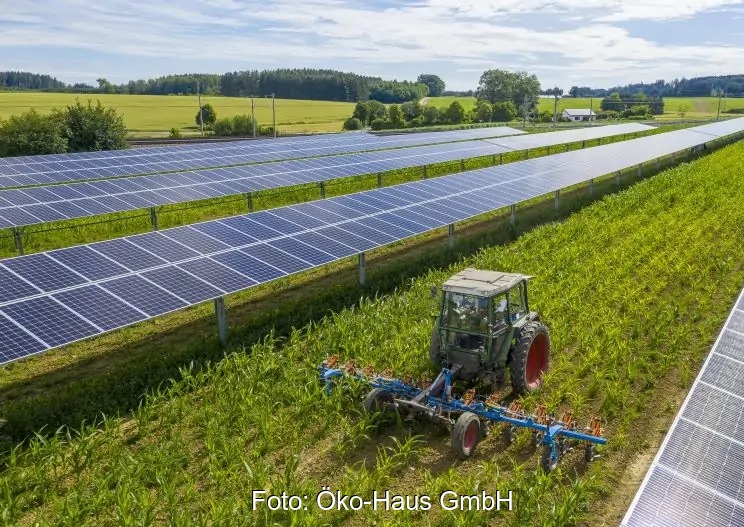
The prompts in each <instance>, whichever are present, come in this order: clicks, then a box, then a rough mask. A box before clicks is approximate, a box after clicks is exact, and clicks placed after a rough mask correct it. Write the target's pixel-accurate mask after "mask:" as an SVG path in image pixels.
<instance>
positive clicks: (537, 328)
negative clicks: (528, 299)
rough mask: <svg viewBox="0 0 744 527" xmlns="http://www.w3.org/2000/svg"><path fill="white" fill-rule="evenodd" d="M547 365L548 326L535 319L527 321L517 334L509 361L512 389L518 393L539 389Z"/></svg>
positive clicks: (548, 360) (548, 351)
mask: <svg viewBox="0 0 744 527" xmlns="http://www.w3.org/2000/svg"><path fill="white" fill-rule="evenodd" d="M531 354H532V356H530V355H531ZM549 367H550V333H548V328H547V327H545V325H544V324H542V323H540V322H537V321H532V322H527V323H526V324H525V325H524V326H523V327H522V329H521V331H520V332H519V334H518V335H517V345H516V346H515V347H514V351H513V352H512V357H511V362H510V363H509V369H510V372H511V383H512V389H513V390H514V391H515V392H516V393H518V394H525V393H529V392H534V391H536V390H538V389H540V386H542V374H543V373H545V372H546V371H548V368H549ZM528 370H529V371H528Z"/></svg>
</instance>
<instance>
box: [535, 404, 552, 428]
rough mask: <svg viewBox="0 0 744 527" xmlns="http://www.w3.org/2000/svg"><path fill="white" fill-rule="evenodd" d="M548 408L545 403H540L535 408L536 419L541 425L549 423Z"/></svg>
mask: <svg viewBox="0 0 744 527" xmlns="http://www.w3.org/2000/svg"><path fill="white" fill-rule="evenodd" d="M548 417H549V416H548V408H547V407H546V406H545V405H544V404H540V405H538V406H537V408H536V409H535V421H536V422H537V423H539V424H541V425H547V424H548Z"/></svg>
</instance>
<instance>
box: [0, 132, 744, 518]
mask: <svg viewBox="0 0 744 527" xmlns="http://www.w3.org/2000/svg"><path fill="white" fill-rule="evenodd" d="M742 155H744V144H737V145H732V146H729V147H726V148H724V149H723V150H721V151H718V152H716V153H713V154H711V155H710V156H708V157H705V158H702V159H700V160H697V161H694V162H691V163H685V164H683V165H681V166H679V167H677V168H673V169H670V170H667V171H665V172H663V173H661V174H660V175H657V176H655V177H653V178H651V179H647V180H645V181H642V182H640V183H638V184H636V185H634V186H632V187H631V188H629V189H628V190H626V191H624V192H622V193H619V194H614V195H608V196H606V197H605V198H604V199H602V200H601V201H599V202H596V203H594V204H593V205H590V206H588V207H586V208H584V209H583V210H581V211H579V212H577V213H575V214H572V215H570V216H569V217H567V218H565V219H564V220H562V221H555V222H552V223H548V224H544V225H542V226H539V227H537V228H534V229H531V230H529V231H528V232H524V233H523V234H522V236H521V237H519V238H518V239H516V241H513V242H510V243H497V242H498V240H499V239H501V241H502V242H503V241H506V240H508V239H509V238H510V237H511V234H510V233H511V231H510V229H509V228H508V227H507V226H505V225H504V224H505V223H507V222H506V221H505V219H504V218H503V217H502V218H501V219H500V220H499V219H498V218H496V219H497V222H496V223H493V220H492V221H491V222H490V223H489V224H488V225H487V228H484V229H483V230H482V231H481V232H480V235H479V237H478V238H477V239H473V241H472V244H470V242H469V241H468V238H467V237H463V238H462V239H461V240H460V242H459V243H461V244H462V245H463V246H464V247H462V246H461V247H462V248H461V250H463V253H462V255H461V256H462V257H461V259H456V260H455V261H454V263H452V264H451V265H449V264H447V262H452V259H451V258H452V255H451V254H450V255H449V256H444V255H445V254H448V253H447V251H446V249H443V248H440V249H439V250H435V249H434V248H433V247H431V246H428V247H426V248H425V249H422V250H421V251H420V252H419V253H418V255H408V253H407V254H406V255H404V258H406V257H407V258H410V259H409V260H408V261H407V262H405V265H402V266H401V267H399V268H395V265H393V263H392V262H391V263H390V266H391V267H390V268H388V271H387V272H388V273H389V276H390V277H391V281H390V282H389V283H388V284H387V285H384V284H383V281H381V280H379V279H378V277H376V276H375V270H376V266H373V267H372V268H370V271H371V272H370V278H371V284H374V286H375V287H373V288H372V289H368V290H367V293H366V294H365V296H364V298H362V299H361V300H360V301H358V302H356V303H355V304H352V305H349V302H350V301H351V299H352V298H354V297H356V296H357V294H358V293H357V294H352V293H351V290H350V289H349V290H348V291H347V292H344V288H345V287H346V286H345V284H346V283H349V282H353V280H354V277H353V274H354V273H353V269H349V270H348V272H345V273H344V274H343V275H342V276H340V277H339V279H338V280H336V281H333V282H325V283H324V284H323V287H318V288H317V289H315V290H314V291H312V294H310V293H308V295H307V296H300V297H295V298H294V300H295V302H294V303H293V304H291V305H290V304H289V303H288V302H287V301H286V300H285V302H283V303H281V304H279V303H277V304H276V305H275V309H276V311H275V313H273V314H272V313H270V312H269V313H266V317H265V319H264V322H266V323H269V324H271V322H272V321H276V322H277V324H279V325H280V326H281V328H287V324H286V323H285V319H284V316H283V315H285V314H287V313H291V312H292V311H291V310H292V309H295V310H297V311H302V312H304V313H307V312H313V313H314V314H315V317H317V315H318V314H321V313H324V312H327V311H326V310H327V309H328V308H329V307H330V308H331V309H332V310H333V311H332V312H331V313H329V314H328V315H327V316H325V317H323V318H322V319H320V320H318V321H316V322H314V323H312V324H310V325H308V326H306V327H303V328H302V329H295V330H291V329H289V330H287V331H286V333H285V335H286V336H285V337H283V338H277V337H278V336H279V335H280V334H283V333H284V332H283V331H278V332H277V333H276V334H275V335H274V336H272V335H266V336H265V338H263V339H262V340H261V341H260V342H259V343H257V344H253V342H255V337H257V336H258V335H260V334H262V331H256V332H255V333H256V334H254V335H247V336H245V335H244V336H243V338H239V339H236V340H235V341H233V343H232V346H231V348H230V349H229V350H228V354H227V356H226V357H225V358H224V359H222V360H219V361H218V362H216V363H215V364H213V365H212V366H211V367H209V368H207V369H204V368H202V369H199V368H196V367H195V368H192V369H190V370H189V369H185V370H183V371H182V372H181V374H180V377H181V379H180V380H179V381H177V382H175V383H173V384H172V385H170V386H163V387H160V388H158V389H155V390H153V392H152V393H151V395H150V396H149V397H148V399H147V400H146V401H144V402H143V403H142V404H141V405H139V406H138V407H137V409H136V410H135V411H134V412H133V414H132V415H131V416H129V417H123V418H107V419H105V420H104V421H102V422H100V423H98V424H97V425H96V426H88V427H85V428H84V429H83V430H81V431H79V432H71V433H69V434H68V433H67V432H65V431H62V432H61V433H59V434H57V435H52V436H46V437H42V438H38V439H34V440H32V441H30V442H29V443H27V444H26V445H24V446H23V447H19V448H18V449H16V450H14V451H13V452H12V453H10V454H9V455H8V456H7V457H6V459H5V469H4V471H3V473H2V475H0V489H2V493H3V496H4V499H3V500H2V501H0V507H2V508H3V509H2V511H0V515H1V516H2V517H3V519H4V520H5V522H6V523H9V524H15V525H34V524H37V522H38V525H80V526H84V525H135V524H136V525H155V524H170V525H208V524H209V525H274V524H279V525H326V524H330V525H349V526H354V525H421V524H430V525H436V526H450V525H484V524H490V525H509V526H511V525H520V526H522V525H525V526H529V525H541V526H559V525H560V526H568V525H591V526H603V525H616V524H617V523H618V520H619V517H618V513H619V512H620V511H622V510H624V509H625V507H627V504H628V503H627V502H628V498H629V496H628V495H627V493H624V492H623V491H622V489H623V486H624V485H626V481H625V476H626V471H627V470H628V467H629V466H630V465H632V462H633V461H634V460H635V459H636V458H637V457H638V456H639V455H641V454H646V453H647V451H648V450H649V446H648V445H652V444H654V443H655V442H656V441H657V440H658V435H657V430H658V429H664V428H665V426H666V425H668V423H669V422H670V421H671V417H672V415H673V413H674V410H675V408H676V407H677V406H678V404H679V400H680V395H681V394H684V393H685V392H686V391H687V389H688V387H689V385H690V383H691V382H692V379H693V376H694V373H695V371H696V370H697V368H698V367H699V365H700V362H701V359H702V357H703V356H704V355H705V354H706V353H707V351H708V349H709V346H710V344H711V343H712V341H713V339H714V337H715V335H716V333H717V330H718V328H719V327H720V324H721V323H722V322H723V320H724V319H725V316H726V313H727V312H728V310H729V309H730V305H731V302H732V301H733V299H734V298H735V297H736V294H737V293H738V290H739V289H740V287H741V282H742V280H744V256H743V255H742V253H741V247H740V243H739V241H738V240H739V238H740V236H739V234H740V232H739V230H740V229H739V226H740V225H741V224H742V223H743V222H744V209H742V208H741V207H739V206H738V204H739V203H741V200H742V199H744V178H741V177H739V178H737V177H731V176H732V175H733V174H737V173H740V172H741V165H740V162H739V160H740V159H741V157H742ZM612 185H613V182H612V179H609V180H604V181H601V182H598V185H597V187H596V189H597V191H598V192H607V191H608V190H609V189H611V188H612ZM576 192H577V193H578V194H575V195H574V199H575V200H576V203H574V205H576V204H577V203H578V204H581V203H585V202H586V197H585V195H583V194H581V193H580V192H579V191H576ZM570 196H571V193H566V194H565V195H564V198H565V202H566V203H565V206H566V207H569V208H570V207H571V205H570V204H569V203H568V200H569V199H571V198H570ZM551 207H552V203H547V204H546V206H543V207H542V208H541V207H540V206H539V205H535V208H533V209H531V210H529V209H528V210H525V209H524V208H522V207H520V209H519V213H518V221H519V223H518V225H517V228H518V230H520V231H521V230H523V229H524V228H525V227H526V226H529V225H533V224H535V223H540V219H544V218H545V217H552V210H551ZM573 210H576V209H575V208H574V209H573ZM484 242H488V243H485V246H483V245H484ZM479 246H482V249H480V250H476V249H477V247H479ZM468 247H469V248H470V250H467V248H468ZM473 251H475V252H473ZM466 266H475V267H481V268H492V269H503V270H505V271H519V272H523V273H527V274H531V275H534V276H535V277H536V278H535V280H534V283H533V287H532V288H531V294H532V299H531V300H532V305H533V306H534V307H535V308H536V309H537V310H539V311H540V312H541V314H542V316H543V319H544V320H545V321H546V322H547V324H548V326H549V327H550V329H551V332H552V337H553V350H554V353H553V366H552V368H551V371H550V373H549V374H548V377H547V379H546V389H545V391H543V392H542V393H541V394H539V397H537V396H530V397H527V398H526V399H525V400H524V404H525V405H526V406H527V407H528V408H531V407H534V405H535V404H536V403H537V402H538V399H539V400H540V401H541V402H545V403H547V404H548V405H549V407H550V408H551V409H554V410H557V409H561V408H564V407H566V406H571V407H573V408H574V409H575V410H576V411H577V413H578V414H579V417H580V419H581V420H584V419H586V418H588V416H590V415H591V414H592V413H594V412H598V413H601V414H602V415H604V416H605V417H606V418H607V429H608V433H609V437H610V443H609V445H608V448H607V449H605V451H604V455H603V457H602V458H601V459H600V460H599V461H598V462H597V463H596V464H594V465H592V466H591V467H589V469H588V470H586V469H584V467H583V465H582V463H581V462H579V461H578V458H579V457H580V453H578V454H575V455H570V456H569V457H568V459H566V462H565V463H564V464H563V465H562V466H561V468H560V470H559V471H558V472H556V473H554V474H551V475H549V476H544V475H539V474H538V473H537V472H536V471H535V466H536V464H537V457H536V456H535V455H534V454H533V453H532V452H531V451H530V449H529V447H528V446H527V445H526V443H527V441H526V439H527V438H526V437H520V438H519V440H518V442H517V443H516V444H515V445H513V446H512V447H510V448H509V449H508V450H504V448H503V445H502V444H501V442H500V441H499V440H498V439H489V440H487V441H486V442H484V443H483V444H482V445H481V446H480V447H479V451H478V453H477V454H476V456H475V458H474V459H472V460H470V461H468V462H463V463H460V462H455V461H453V458H452V455H451V453H450V446H449V441H448V439H447V438H446V437H445V436H442V435H439V434H437V433H435V432H434V431H433V430H432V429H431V427H428V426H414V427H412V428H410V429H409V428H408V427H407V426H404V425H399V426H386V427H385V426H381V425H380V424H379V423H377V422H376V421H374V420H370V419H369V418H367V417H362V416H361V415H360V413H359V411H358V408H359V400H358V396H359V395H360V394H361V393H363V391H362V390H361V389H354V387H350V389H349V390H348V391H344V390H337V391H335V392H334V393H333V394H332V395H331V396H325V395H323V393H322V389H321V387H320V386H319V384H318V382H317V379H316V372H315V366H316V364H317V363H318V362H319V361H320V360H322V359H323V358H325V357H326V356H327V355H328V354H331V353H338V354H340V355H341V356H342V358H347V357H356V358H358V359H360V360H361V361H362V362H367V361H368V362H372V363H374V364H375V365H376V366H377V367H378V368H380V369H382V368H385V367H392V368H394V369H395V370H396V371H397V372H399V373H402V372H405V371H410V372H412V373H414V374H423V373H425V372H427V371H428V365H427V364H426V362H427V360H426V351H425V350H426V349H427V345H428V340H429V334H430V331H431V322H430V319H429V314H430V313H431V312H432V311H433V310H434V307H435V305H434V301H433V300H432V299H430V298H429V287H430V286H431V285H434V284H441V282H442V281H443V280H444V279H445V278H446V277H447V276H449V275H450V274H452V273H453V272H455V271H457V270H460V269H462V268H464V267H466ZM424 269H428V271H425V270H424ZM416 275H418V276H416ZM412 276H413V277H412ZM392 284H397V286H398V288H397V290H396V291H394V292H391V291H390V286H391V285H392ZM282 294H283V293H282V292H277V293H276V294H275V296H281V295H282ZM298 300H299V301H298ZM344 304H346V307H343V306H344ZM194 311H196V310H192V313H193V312H194ZM242 313H243V314H245V315H246V316H248V317H249V318H250V317H257V316H259V313H258V312H255V311H252V310H251V309H250V308H249V309H246V310H243V311H242ZM251 313H252V314H251ZM640 314H642V315H640ZM279 315H282V316H279ZM315 317H314V318H315ZM199 327H202V328H203V327H204V326H203V325H202V326H199V325H198V324H197V325H196V328H191V333H190V334H189V335H184V334H182V333H181V332H180V331H179V330H178V329H176V328H172V331H171V332H169V333H170V334H168V335H159V333H158V331H157V328H152V327H151V328H150V330H151V331H149V333H151V335H152V337H151V339H152V340H150V341H149V343H148V344H149V349H147V350H142V351H143V353H142V354H140V355H139V356H140V357H142V356H144V352H145V351H146V352H149V361H151V362H156V361H164V360H165V357H164V356H162V355H161V354H162V353H163V352H164V351H166V350H167V346H169V345H170V346H173V347H175V348H176V349H182V350H185V349H191V350H192V352H193V353H197V352H198V351H201V352H202V353H203V354H209V355H212V356H215V355H216V353H215V352H214V351H213V350H214V346H213V339H212V340H210V339H207V338H206V337H203V336H201V337H200V336H199V335H198V334H196V335H195V334H194V331H195V329H196V330H198V328H199ZM256 327H258V326H256ZM131 331H135V330H134V328H132V329H131V330H126V331H124V332H120V334H119V336H118V337H117V338H118V339H120V340H119V345H120V346H123V347H127V346H132V345H133V343H134V337H135V335H134V334H133V333H130V332H131ZM127 333H129V335H128V336H127ZM189 337H190V338H189ZM85 345H86V344H81V345H78V346H76V348H78V349H81V348H82V347H84V346H85ZM210 350H212V351H210ZM71 351H74V350H71ZM175 351H176V350H175V349H171V350H170V352H172V353H173V352H175ZM144 362H146V360H143V361H141V362H140V361H132V362H130V363H129V364H127V365H126V367H125V368H123V369H117V368H116V367H115V366H110V365H109V367H108V368H103V369H104V370H106V371H99V372H97V374H96V377H97V379H98V380H99V382H101V383H104V384H105V383H109V384H108V386H112V385H113V384H112V383H119V385H120V386H119V387H120V388H125V387H126V383H127V379H128V376H127V373H133V374H136V373H137V372H138V371H139V369H140V368H142V367H144V364H143V363H144ZM127 370H131V371H129V372H128V371H127ZM38 375H39V376H40V377H43V376H44V374H43V373H41V372H39V373H38ZM68 375H70V376H73V377H74V376H75V371H74V369H73V371H70V372H68ZM46 376H47V378H48V382H49V383H50V386H55V390H54V393H53V394H52V393H41V394H40V395H38V397H39V398H40V399H43V398H46V399H47V401H48V404H49V405H54V403H55V402H56V404H57V405H58V406H57V411H58V412H59V413H60V414H62V413H65V412H67V413H70V412H73V411H74V407H75V406H76V405H85V404H89V403H93V404H95V403H97V402H98V401H96V400H95V396H96V395H97V394H100V393H102V392H101V391H100V390H99V391H97V392H94V393H93V395H91V393H90V392H86V391H85V390H79V391H78V392H76V393H70V391H71V390H73V388H72V387H71V386H69V385H67V384H66V383H59V382H56V381H58V379H55V378H54V375H52V374H47V375H46ZM78 376H79V375H78ZM79 380H81V381H82V380H83V379H79ZM38 382H39V380H38V379H37V383H38ZM74 384H75V383H74V382H73V383H72V385H73V386H74ZM108 396H109V397H116V396H117V393H116V391H111V392H110V393H108ZM87 398H93V401H87ZM104 402H105V401H104ZM70 403H74V404H72V405H70ZM11 410H13V411H11V412H9V413H8V414H6V415H9V416H10V417H11V418H17V417H18V413H19V412H20V411H21V409H20V408H15V409H13V408H11ZM388 436H392V437H393V438H394V439H391V438H388ZM321 485H330V486H331V487H332V489H333V490H336V489H338V490H341V491H342V492H346V493H350V492H353V493H355V494H361V495H363V496H365V497H368V496H369V495H370V494H371V492H372V490H373V489H378V490H384V489H389V490H391V492H393V493H398V494H407V495H412V494H428V495H431V496H436V495H437V494H438V493H440V492H442V491H443V490H444V489H452V490H456V491H461V492H472V491H474V490H475V489H481V488H485V489H487V490H489V491H494V490H496V489H501V490H502V491H505V490H507V489H508V490H513V491H514V493H515V511H513V512H511V513H504V512H502V513H487V512H481V513H478V514H474V513H472V512H471V513H450V512H445V511H442V510H441V509H440V508H439V507H436V506H435V507H433V508H432V510H431V511H424V512H417V511H413V512H399V513H395V514H393V513H385V512H380V511H378V512H374V511H372V510H370V509H366V510H362V511H360V512H350V511H340V512H322V511H319V510H318V509H317V507H315V506H313V505H312V504H310V506H309V510H308V511H297V512H293V513H290V512H282V511H276V512H272V511H269V510H267V509H262V510H261V511H260V512H253V511H251V507H250V495H251V491H252V490H253V489H266V490H269V491H274V492H281V491H286V492H287V493H296V494H299V495H303V494H307V495H308V496H314V495H316V494H317V493H318V491H319V490H320V487H321ZM626 490H627V489H626Z"/></svg>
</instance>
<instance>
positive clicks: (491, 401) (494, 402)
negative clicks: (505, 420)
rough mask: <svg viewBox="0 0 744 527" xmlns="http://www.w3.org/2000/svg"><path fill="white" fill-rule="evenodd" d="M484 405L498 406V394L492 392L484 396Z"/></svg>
mask: <svg viewBox="0 0 744 527" xmlns="http://www.w3.org/2000/svg"><path fill="white" fill-rule="evenodd" d="M486 406H493V407H495V406H499V396H498V394H495V393H492V394H491V395H489V396H488V397H487V398H486Z"/></svg>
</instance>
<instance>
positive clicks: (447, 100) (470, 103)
mask: <svg viewBox="0 0 744 527" xmlns="http://www.w3.org/2000/svg"><path fill="white" fill-rule="evenodd" d="M453 101H459V102H460V104H462V105H463V106H464V107H465V109H466V110H469V109H471V108H473V107H474V106H475V98H473V97H429V98H428V100H427V102H426V103H427V104H432V105H435V106H436V107H437V108H446V107H447V106H449V105H450V104H452V102H453ZM600 102H601V99H600V98H594V99H590V98H588V97H578V98H573V97H564V98H562V99H559V100H558V112H559V113H560V112H562V111H563V110H564V109H566V108H575V109H582V108H594V110H595V111H598V110H599V104H600ZM553 106H554V101H553V99H545V98H541V99H540V106H539V108H540V111H548V112H552V111H553ZM681 108H686V118H691V119H705V118H711V117H715V116H716V112H717V109H718V99H717V98H716V97H694V98H693V97H665V98H664V115H662V116H659V117H657V118H662V119H679V118H680V116H679V112H680V109H681ZM733 109H744V98H738V99H724V100H723V101H722V103H721V115H722V116H723V117H725V116H726V113H725V111H726V110H733Z"/></svg>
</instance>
